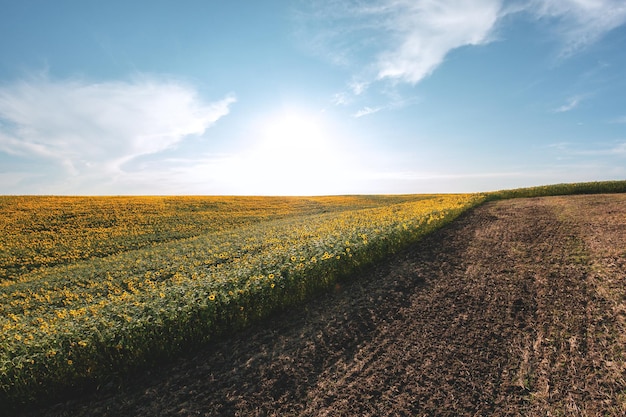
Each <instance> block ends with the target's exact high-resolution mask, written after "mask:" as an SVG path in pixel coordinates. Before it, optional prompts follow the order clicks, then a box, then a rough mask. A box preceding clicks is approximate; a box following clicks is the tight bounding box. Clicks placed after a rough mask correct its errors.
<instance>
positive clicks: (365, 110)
mask: <svg viewBox="0 0 626 417" xmlns="http://www.w3.org/2000/svg"><path fill="white" fill-rule="evenodd" d="M382 109H383V108H382V107H375V108H371V107H363V108H362V109H361V110H359V111H357V112H356V113H354V114H353V115H352V117H355V118H357V119H358V118H359V117H363V116H367V115H368V114H374V113H377V112H379V111H381V110H382Z"/></svg>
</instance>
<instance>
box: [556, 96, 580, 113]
mask: <svg viewBox="0 0 626 417" xmlns="http://www.w3.org/2000/svg"><path fill="white" fill-rule="evenodd" d="M581 101H582V97H581V96H575V97H570V98H569V99H568V100H567V102H566V103H565V104H563V105H562V106H559V107H557V108H555V109H554V110H553V111H554V112H555V113H565V112H568V111H571V110H574V109H575V108H576V107H578V105H579V104H580V102H581Z"/></svg>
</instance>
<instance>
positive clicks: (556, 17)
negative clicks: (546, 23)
mask: <svg viewBox="0 0 626 417" xmlns="http://www.w3.org/2000/svg"><path fill="white" fill-rule="evenodd" d="M526 9H527V10H528V11H530V12H531V13H533V14H534V15H535V16H537V17H538V18H540V19H548V20H550V21H551V23H552V27H553V30H554V31H555V33H556V35H557V36H559V37H560V38H561V40H562V42H563V44H564V50H563V55H564V56H568V55H571V54H573V53H575V52H577V51H579V50H580V49H582V48H585V47H587V46H589V45H591V44H593V43H594V42H596V41H597V40H599V39H600V38H601V37H602V36H604V35H605V34H606V33H607V32H609V31H611V30H613V29H615V28H617V27H619V26H621V25H623V24H624V23H626V3H624V1H623V0H530V1H528V3H527V5H526Z"/></svg>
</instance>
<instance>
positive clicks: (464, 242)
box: [22, 195, 626, 417]
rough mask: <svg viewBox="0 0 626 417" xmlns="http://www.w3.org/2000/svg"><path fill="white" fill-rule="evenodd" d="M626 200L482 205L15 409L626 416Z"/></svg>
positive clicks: (49, 412)
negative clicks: (111, 374) (301, 291)
mask: <svg viewBox="0 0 626 417" xmlns="http://www.w3.org/2000/svg"><path fill="white" fill-rule="evenodd" d="M625 322H626V195H593V196H568V197H547V198H533V199H518V200H506V201H500V202H491V203H487V204H485V205H482V206H480V207H478V208H476V209H474V210H472V211H470V212H468V213H466V214H464V215H463V216H462V217H461V218H459V219H458V220H456V221H455V222H453V223H452V224H450V225H449V226H447V227H445V228H444V229H442V230H439V231H437V232H435V233H433V234H431V235H429V236H427V237H425V238H424V239H422V240H421V241H419V242H417V243H416V244H414V245H413V246H411V247H409V248H407V249H406V250H404V251H402V252H400V253H398V254H396V255H394V256H392V257H390V258H389V259H387V260H385V261H383V262H380V263H378V264H376V265H375V266H373V267H371V268H369V269H367V270H366V271H364V272H361V273H359V274H358V276H356V277H352V278H351V279H350V280H346V281H343V282H342V283H340V284H338V285H337V286H336V288H335V290H334V291H330V292H328V293H325V294H323V295H321V296H319V297H317V298H315V299H314V300H312V301H310V302H309V303H307V304H305V305H302V306H299V307H297V308H292V309H289V310H287V311H284V312H282V313H278V314H276V315H274V316H272V317H270V318H269V319H266V320H264V321H263V322H261V323H259V324H257V325H255V326H253V327H250V328H248V329H246V330H243V331H241V332H238V333H236V334H233V335H231V336H228V337H223V338H222V339H220V340H218V341H214V342H213V343H211V344H209V345H207V346H205V347H201V348H198V349H197V350H196V351H195V352H193V353H189V354H186V355H184V356H181V357H179V358H177V359H175V360H173V361H172V362H171V363H167V364H163V366H161V367H160V368H159V369H156V370H152V371H150V372H145V373H142V374H138V375H135V376H132V377H129V378H127V379H126V380H124V381H122V382H120V383H119V385H118V386H116V387H111V386H109V387H104V388H101V389H100V390H98V391H95V392H90V393H86V394H84V395H81V396H80V397H79V398H66V399H65V400H63V401H62V402H59V403H57V404H51V405H48V406H45V407H41V406H40V407H38V408H32V409H29V410H24V411H23V413H22V415H23V416H28V417H32V416H42V417H53V416H55V417H61V416H76V417H79V416H233V415H241V416H357V415H358V416H382V415H398V416H405V415H406V416H409V415H410V416H482V415H491V416H514V415H528V416H557V415H568V416H576V415H580V416H596V415H615V416H618V415H626V381H625V379H626V368H625V364H626V336H625V335H626V324H625Z"/></svg>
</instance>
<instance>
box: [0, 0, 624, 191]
mask: <svg viewBox="0 0 626 417" xmlns="http://www.w3.org/2000/svg"><path fill="white" fill-rule="evenodd" d="M0 10H1V12H0V194H64V195H72V194H81V195H101V194H104V195H110V194H116V195H117V194H230V195H232V194H244V195H316V194H317V195H318V194H378V193H431V192H474V191H487V190H498V189H505V188H515V187H523V186H533V185H541V184H550V183H561V182H579V181H596V180H613V179H626V2H625V1H624V0H594V1H583V0H519V1H505V0H439V1H432V0H370V1H363V0H359V1H350V0H345V1H337V0H293V1H287V0H284V1H269V0H268V1H236V0H235V1H216V0H215V1H214V0H205V1H200V0H195V1H192V0H181V1H173V0H171V1H165V0H161V1H155V0H152V1H140V0H135V1H114V0H111V1H106V2H103V1H91V0H80V1H78V0H76V1H67V0H59V1H44V0H40V1H32V0H20V1H8V0H0Z"/></svg>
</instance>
